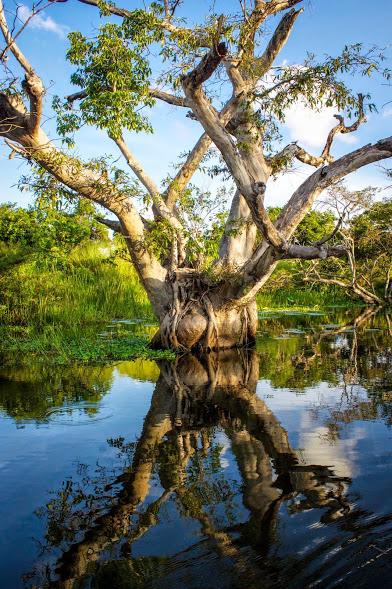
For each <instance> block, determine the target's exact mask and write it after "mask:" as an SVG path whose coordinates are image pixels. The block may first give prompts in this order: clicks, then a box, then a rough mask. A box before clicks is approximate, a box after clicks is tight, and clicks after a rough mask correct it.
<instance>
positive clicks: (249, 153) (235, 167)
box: [182, 44, 285, 250]
mask: <svg viewBox="0 0 392 589" xmlns="http://www.w3.org/2000/svg"><path fill="white" fill-rule="evenodd" d="M220 45H221V44H220ZM225 53H226V52H225V51H222V49H221V50H219V49H218V48H217V47H214V48H212V49H211V50H210V52H209V54H208V55H206V56H205V57H204V58H203V59H202V60H201V62H200V63H199V64H198V65H197V66H196V68H195V69H194V70H193V71H192V72H190V73H189V74H187V75H186V76H184V77H183V78H182V85H183V88H184V92H185V95H186V97H187V98H188V100H189V101H190V103H191V106H192V110H193V112H194V114H195V115H196V117H197V118H198V120H199V121H200V123H201V124H202V125H203V127H204V130H205V131H206V133H207V134H208V135H209V136H210V137H211V139H212V140H213V142H214V143H215V145H216V146H217V147H218V149H219V151H220V152H221V154H222V157H223V159H224V160H225V162H226V164H227V166H228V168H229V170H230V172H231V173H232V175H233V177H234V180H235V182H236V185H237V188H238V189H239V191H240V192H241V194H243V196H244V198H245V200H246V202H247V204H248V206H249V208H250V210H251V212H252V216H253V220H254V222H255V224H256V226H257V227H258V228H259V229H260V230H261V231H262V233H263V235H264V236H265V238H266V239H267V240H268V242H269V243H271V245H273V246H274V247H275V248H277V249H279V250H283V249H284V247H285V242H284V240H283V239H282V237H281V236H280V235H279V232H278V231H277V230H276V228H275V226H274V224H273V223H272V221H271V219H270V218H269V216H268V213H267V211H266V209H265V207H264V193H265V183H264V180H266V176H265V174H264V170H263V167H262V158H261V156H260V151H259V150H258V149H255V147H256V148H257V139H256V140H255V142H254V145H247V146H246V149H244V150H242V152H241V154H240V153H239V151H238V148H237V145H236V144H235V143H234V141H233V139H232V138H231V136H230V134H229V132H228V131H227V130H226V128H225V125H223V124H222V122H221V121H220V119H219V115H218V113H217V112H216V110H215V109H214V108H213V107H212V105H211V103H210V102H209V101H208V99H207V97H206V96H205V94H204V92H203V90H202V88H201V84H202V83H203V82H205V81H206V80H207V79H208V78H209V77H210V76H211V75H212V73H213V72H214V70H215V69H216V68H217V67H218V65H219V63H220V62H221V60H222V58H223V57H224V55H225ZM240 97H241V94H240V95H237V96H235V97H234V99H235V100H239V98H240ZM233 102H234V101H233Z"/></svg>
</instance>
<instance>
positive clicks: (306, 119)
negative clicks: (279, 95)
mask: <svg viewBox="0 0 392 589" xmlns="http://www.w3.org/2000/svg"><path fill="white" fill-rule="evenodd" d="M334 114H336V109H335V108H333V107H324V108H322V109H321V110H320V111H319V112H317V111H314V110H312V109H311V108H309V107H308V106H306V104H304V102H297V103H296V104H294V105H293V106H291V107H290V108H288V109H287V111H286V113H285V124H286V129H287V131H288V133H289V135H290V139H292V141H298V143H299V144H300V145H304V146H305V147H323V146H324V145H325V140H326V138H327V136H328V133H329V131H330V130H331V129H332V127H334V126H335V125H336V123H337V121H336V119H335V117H334ZM336 139H337V140H339V141H342V142H343V143H347V144H353V143H356V142H357V141H358V140H357V138H356V137H355V136H354V135H350V134H346V135H337V137H336Z"/></svg>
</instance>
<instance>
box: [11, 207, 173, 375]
mask: <svg viewBox="0 0 392 589" xmlns="http://www.w3.org/2000/svg"><path fill="white" fill-rule="evenodd" d="M88 215H91V211H90V210H87V211H86V209H85V208H84V209H81V208H80V205H78V206H77V207H76V208H75V209H71V210H66V211H64V210H58V209H53V208H50V207H47V208H45V207H42V206H38V205H36V206H35V207H34V208H32V209H29V210H24V209H19V208H16V207H14V206H12V205H2V206H1V207H0V257H1V263H0V321H1V325H0V338H1V339H0V354H1V356H2V361H3V363H14V362H18V363H23V362H29V361H31V359H32V358H35V359H36V360H44V361H45V362H46V363H58V364H66V363H69V362H75V361H76V362H83V363H86V362H103V361H110V360H126V359H129V358H134V357H139V358H147V357H148V358H157V357H166V358H167V357H172V354H171V353H170V352H162V351H158V352H157V351H153V350H150V349H149V348H148V342H149V339H150V337H151V334H152V333H153V331H154V329H155V327H154V326H151V327H150V328H148V327H143V328H140V326H138V323H135V324H131V325H127V324H122V323H112V322H113V321H115V320H118V319H130V318H133V319H137V320H140V321H144V322H150V323H151V322H153V321H154V315H153V313H152V310H151V306H150V303H149V302H148V299H147V297H146V295H145V292H144V290H143V288H142V286H141V285H140V282H139V279H138V277H137V275H136V272H135V270H134V269H133V267H132V265H131V264H130V263H129V262H128V261H127V260H125V259H122V258H121V256H118V255H116V249H115V246H114V245H113V244H112V242H111V241H110V240H109V239H108V237H107V232H106V231H103V230H102V229H101V228H100V227H99V226H98V224H97V223H95V224H94V223H92V226H93V227H94V228H95V229H94V230H93V231H92V230H91V223H90V222H89V223H88V224H87V223H85V220H86V216H88ZM108 324H109V325H108ZM102 332H103V333H102Z"/></svg>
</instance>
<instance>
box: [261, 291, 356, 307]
mask: <svg viewBox="0 0 392 589" xmlns="http://www.w3.org/2000/svg"><path fill="white" fill-rule="evenodd" d="M357 304H359V303H357V302H356V301H353V300H351V299H349V298H348V297H347V296H345V295H344V292H343V291H342V290H341V289H338V288H334V287H331V286H328V287H326V288H325V287H323V286H321V287H320V286H317V287H315V288H313V289H312V288H310V287H309V288H300V287H294V286H288V287H287V288H276V289H269V290H268V289H265V290H263V291H261V292H260V293H259V294H258V296H257V306H258V308H259V310H261V311H263V310H268V309H279V310H291V311H295V310H303V311H312V310H314V311H318V310H322V309H327V308H328V307H340V306H342V307H347V306H353V305H357Z"/></svg>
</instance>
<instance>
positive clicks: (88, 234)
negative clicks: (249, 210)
mask: <svg viewBox="0 0 392 589" xmlns="http://www.w3.org/2000/svg"><path fill="white" fill-rule="evenodd" d="M46 194H47V193H46ZM60 204H61V201H60ZM271 214H272V216H273V215H274V214H278V210H274V211H271ZM357 219H358V220H357V221H356V225H355V227H356V231H357V232H359V231H362V233H364V230H363V227H364V223H365V221H366V218H364V217H363V216H361V217H358V218H357ZM373 221H374V220H372V222H373ZM366 222H367V221H366ZM326 226H328V229H331V228H332V227H333V218H332V217H331V215H330V214H329V213H319V212H312V213H311V214H309V215H308V217H306V218H305V220H304V221H303V222H302V223H301V224H300V226H299V230H298V231H299V233H298V237H297V240H298V241H300V242H302V243H311V242H312V241H315V240H317V239H318V238H319V237H320V235H322V234H323V232H325V230H326ZM91 228H93V229H91ZM366 228H367V225H366V227H365V229H366ZM366 231H367V229H366ZM219 238H220V234H219V232H218V234H217V235H216V236H215V238H214V239H211V242H212V243H213V245H214V244H215V246H216V244H217V242H218V241H219ZM211 247H212V246H211ZM0 254H1V255H0V258H1V262H0V320H1V325H0V354H1V357H2V363H3V364H7V365H11V364H14V363H19V364H21V363H24V364H28V363H29V362H31V361H32V360H34V361H35V362H44V363H46V364H61V365H64V364H69V363H73V362H77V363H84V364H86V363H100V362H110V361H119V360H128V359H130V358H136V357H137V358H150V359H154V358H171V357H173V354H172V353H171V352H168V351H165V352H164V351H153V350H151V349H149V347H148V342H149V340H150V339H151V336H152V335H153V333H154V332H155V330H156V327H157V325H156V323H155V317H154V314H153V312H152V308H151V305H150V303H149V301H148V298H147V296H146V294H145V291H144V289H143V288H142V286H141V284H140V281H139V278H138V276H137V274H136V272H135V270H134V268H133V266H132V264H130V263H129V259H128V253H127V251H126V249H125V248H124V245H123V240H122V239H121V238H119V237H118V236H116V237H115V239H114V240H110V239H109V238H108V234H107V231H106V229H105V230H104V229H102V228H101V226H100V225H99V224H98V223H97V222H96V220H95V217H94V211H93V209H91V207H90V206H89V205H88V204H87V205H86V204H85V203H83V204H82V203H77V205H76V206H72V205H71V204H69V203H67V204H66V205H65V206H59V200H57V201H56V204H55V206H52V204H51V203H50V202H49V201H48V198H43V197H42V195H41V198H40V199H38V200H37V202H36V204H35V206H34V207H32V208H31V209H28V210H25V209H20V208H16V207H15V206H13V205H2V206H0ZM348 304H350V299H348V298H347V296H346V294H345V292H344V291H343V290H342V289H340V288H338V287H335V286H331V285H325V284H313V285H305V284H304V283H302V282H301V279H300V276H299V273H298V264H297V263H296V262H293V261H285V262H284V261H282V262H281V263H280V265H279V266H278V268H277V270H276V271H275V273H274V276H273V277H272V279H271V280H270V282H269V283H268V288H265V289H264V290H262V291H261V292H260V293H259V295H258V305H259V308H260V310H266V309H289V310H291V311H293V310H320V309H328V307H332V306H347V305H348Z"/></svg>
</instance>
